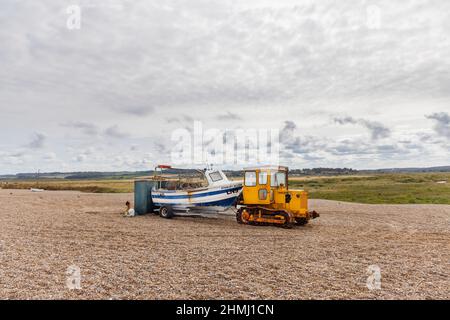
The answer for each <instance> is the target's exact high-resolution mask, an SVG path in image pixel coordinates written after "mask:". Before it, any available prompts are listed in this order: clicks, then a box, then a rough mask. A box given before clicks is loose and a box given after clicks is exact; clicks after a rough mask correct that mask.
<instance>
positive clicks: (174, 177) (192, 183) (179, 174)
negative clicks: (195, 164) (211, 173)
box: [154, 169, 208, 190]
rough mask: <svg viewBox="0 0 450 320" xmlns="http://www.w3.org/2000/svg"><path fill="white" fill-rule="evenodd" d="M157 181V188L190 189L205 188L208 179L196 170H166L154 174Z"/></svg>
mask: <svg viewBox="0 0 450 320" xmlns="http://www.w3.org/2000/svg"><path fill="white" fill-rule="evenodd" d="M154 179H155V180H157V181H158V189H163V190H191V189H198V188H205V187H207V186H208V181H207V180H206V179H205V176H204V174H203V173H201V172H199V171H196V170H180V171H179V170H172V169H170V170H166V171H164V172H159V173H158V174H157V175H155V176H154Z"/></svg>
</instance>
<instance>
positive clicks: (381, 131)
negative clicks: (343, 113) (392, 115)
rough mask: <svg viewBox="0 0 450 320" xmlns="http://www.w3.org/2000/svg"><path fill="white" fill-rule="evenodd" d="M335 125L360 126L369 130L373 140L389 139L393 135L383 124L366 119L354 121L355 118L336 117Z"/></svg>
mask: <svg viewBox="0 0 450 320" xmlns="http://www.w3.org/2000/svg"><path fill="white" fill-rule="evenodd" d="M333 120H334V122H335V123H338V124H340V125H345V124H359V125H361V126H363V127H365V128H366V129H368V130H369V132H370V136H371V138H372V140H378V139H383V138H388V137H389V136H390V135H391V130H390V129H389V128H387V127H386V126H384V125H383V124H381V123H379V122H376V121H369V120H366V119H354V118H353V117H348V116H347V117H343V118H339V117H336V118H334V119H333Z"/></svg>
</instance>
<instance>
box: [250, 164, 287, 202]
mask: <svg viewBox="0 0 450 320" xmlns="http://www.w3.org/2000/svg"><path fill="white" fill-rule="evenodd" d="M244 173H245V174H244V188H243V201H244V203H245V204H255V205H268V204H273V203H280V202H284V193H285V192H287V191H288V168H287V167H281V166H267V167H258V168H246V169H244ZM280 193H281V194H283V197H280V196H279V195H280Z"/></svg>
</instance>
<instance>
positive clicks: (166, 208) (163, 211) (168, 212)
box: [159, 206, 173, 219]
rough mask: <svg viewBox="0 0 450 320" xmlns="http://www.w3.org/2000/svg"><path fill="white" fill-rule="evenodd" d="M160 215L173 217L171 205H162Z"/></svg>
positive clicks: (166, 217) (167, 217)
mask: <svg viewBox="0 0 450 320" xmlns="http://www.w3.org/2000/svg"><path fill="white" fill-rule="evenodd" d="M159 216H160V217H161V218H165V219H171V218H172V217H173V210H172V208H171V207H169V206H162V207H161V208H159Z"/></svg>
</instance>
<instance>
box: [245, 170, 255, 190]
mask: <svg viewBox="0 0 450 320" xmlns="http://www.w3.org/2000/svg"><path fill="white" fill-rule="evenodd" d="M245 186H246V187H254V186H256V172H255V171H247V172H246V173H245Z"/></svg>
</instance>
